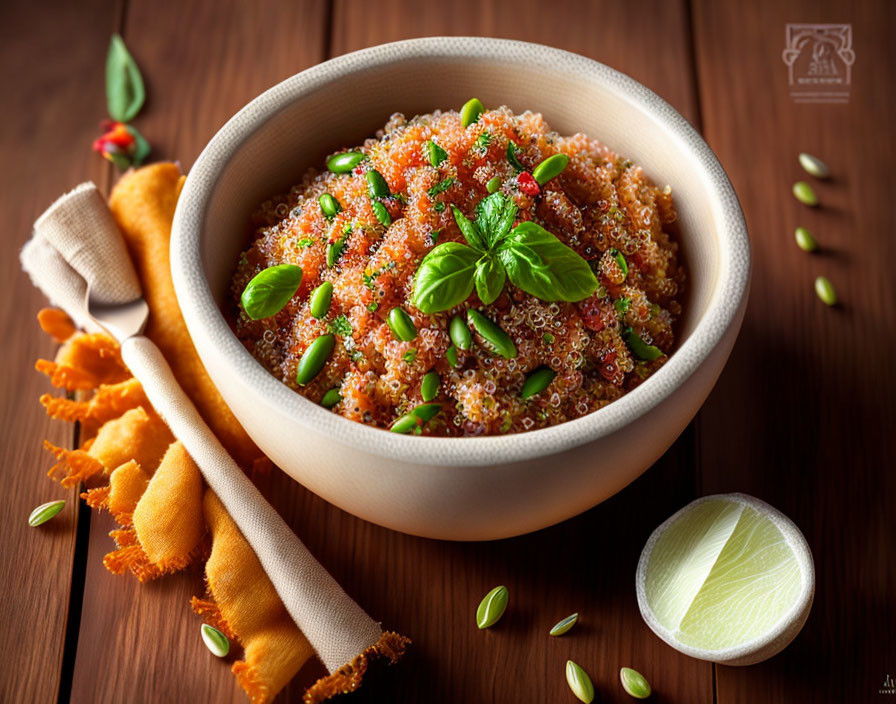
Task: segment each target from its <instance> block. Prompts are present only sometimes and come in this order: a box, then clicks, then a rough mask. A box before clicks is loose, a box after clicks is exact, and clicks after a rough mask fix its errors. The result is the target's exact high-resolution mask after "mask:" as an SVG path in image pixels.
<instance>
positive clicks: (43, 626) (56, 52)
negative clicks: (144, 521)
mask: <svg viewBox="0 0 896 704" xmlns="http://www.w3.org/2000/svg"><path fill="white" fill-rule="evenodd" d="M110 6H111V3H109V2H105V1H103V0H89V1H88V2H83V3H80V4H79V5H78V6H77V8H76V7H74V6H73V5H71V4H68V3H64V2H44V3H40V4H39V5H35V4H34V3H30V2H27V1H24V0H14V1H10V2H4V3H3V4H2V5H0V65H2V66H3V71H2V72H0V94H2V95H3V119H2V120H0V163H2V164H3V169H2V171H0V212H2V213H3V217H4V227H3V233H4V234H3V237H4V241H5V242H6V246H5V252H6V253H5V255H4V256H3V257H2V259H0V267H2V270H0V271H2V273H0V275H2V280H3V282H4V289H3V296H2V297H0V325H2V327H0V330H2V334H3V338H4V339H5V340H6V345H5V350H4V354H3V364H4V374H3V376H2V379H0V404H2V406H0V408H2V410H0V414H2V416H0V417H2V418H3V423H4V436H5V439H4V442H3V444H2V448H0V473H2V479H3V487H4V489H3V492H2V493H0V515H2V516H3V518H4V521H3V539H2V542H0V564H2V565H3V567H2V569H0V593H2V594H3V599H2V600H0V624H2V626H0V650H2V652H3V665H2V666H0V701H4V702H12V701H22V702H25V701H27V702H55V701H56V700H57V697H58V690H59V686H60V673H61V671H62V658H63V646H64V643H65V635H66V624H67V616H68V607H69V593H70V588H71V581H72V569H73V560H74V554H75V539H76V531H77V519H78V499H77V492H76V491H75V490H66V489H63V488H62V487H60V486H59V485H58V484H56V483H54V482H52V481H51V480H49V479H48V478H47V477H46V476H45V474H46V471H47V469H48V468H49V467H50V465H51V464H52V462H51V461H50V460H51V458H50V456H49V455H48V454H47V453H46V452H45V451H44V450H43V448H42V446H41V441H42V440H43V439H44V438H47V439H49V440H50V441H51V442H53V443H55V444H57V445H61V446H63V447H71V446H72V441H73V437H74V435H73V430H72V428H71V427H70V426H68V425H67V424H64V423H57V422H52V421H50V420H49V419H48V418H47V417H46V414H45V413H44V410H43V408H42V407H41V405H40V404H39V403H38V397H39V396H40V395H41V394H43V393H46V392H49V391H54V392H55V390H53V389H52V387H51V386H50V384H49V382H48V381H47V380H46V379H45V378H44V377H43V376H42V375H41V374H39V373H37V372H36V371H34V362H35V360H36V359H37V358H38V357H45V358H50V359H52V357H53V354H54V347H55V346H54V344H53V343H52V341H51V340H50V339H49V338H48V337H47V336H45V335H43V333H41V332H40V329H39V328H38V326H37V321H36V320H35V314H36V313H37V311H38V310H39V309H40V308H41V307H43V306H44V305H45V302H44V300H43V298H42V296H41V294H40V293H38V292H37V290H35V289H34V288H33V287H32V285H31V283H30V281H28V278H27V277H26V276H25V275H24V274H23V273H22V272H21V271H20V268H19V260H18V250H19V248H20V247H21V245H22V244H24V242H25V240H26V239H27V237H28V236H29V235H30V231H31V224H32V223H33V222H34V219H35V218H36V217H37V216H38V215H39V214H40V213H41V211H43V209H44V208H46V207H47V206H49V205H50V204H51V203H52V202H53V201H54V200H55V199H56V197H57V196H59V195H60V194H61V193H62V192H63V191H65V190H67V189H69V188H71V187H72V186H74V185H76V184H77V183H79V182H80V181H83V180H85V179H87V178H90V177H93V178H95V179H97V178H100V179H101V178H102V176H103V174H104V172H105V169H104V168H103V167H102V161H101V160H96V159H94V156H93V155H92V154H91V152H90V143H91V140H92V139H93V137H94V136H95V134H96V132H97V129H98V128H97V123H98V121H99V120H100V119H101V118H102V117H103V112H104V105H105V98H104V93H103V73H102V65H103V60H104V56H105V49H106V43H107V42H108V39H109V33H110V31H111V29H112V22H113V17H112V14H110ZM35 27H41V28H42V31H41V32H39V33H37V32H34V31H33V30H34V28H35ZM70 36H77V37H78V38H79V41H77V42H70V41H68V40H67V39H68V37H70ZM47 57H53V58H52V60H49V61H48V60H46V59H47ZM56 393H58V392H56ZM56 499H66V500H67V502H68V503H67V505H66V507H65V509H64V510H63V512H62V513H61V514H59V516H58V517H57V518H55V519H54V520H53V521H52V522H50V523H48V524H45V525H44V526H42V527H40V528H29V527H28V523H27V519H28V514H29V513H30V512H31V509H32V508H33V507H35V506H37V505H39V504H42V503H45V502H47V501H52V500H56Z"/></svg>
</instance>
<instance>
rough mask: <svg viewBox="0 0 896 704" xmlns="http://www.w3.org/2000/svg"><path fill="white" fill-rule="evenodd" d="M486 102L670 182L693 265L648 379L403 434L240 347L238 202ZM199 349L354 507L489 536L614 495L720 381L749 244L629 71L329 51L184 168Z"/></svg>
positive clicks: (524, 58) (187, 281) (331, 490)
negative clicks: (372, 422)
mask: <svg viewBox="0 0 896 704" xmlns="http://www.w3.org/2000/svg"><path fill="white" fill-rule="evenodd" d="M472 96H476V97H478V98H480V99H481V100H482V101H483V102H484V103H485V105H486V106H499V105H507V106H509V107H510V108H511V109H513V110H514V111H517V112H521V111H524V110H527V109H531V110H535V111H540V112H542V113H543V114H544V115H545V118H546V119H547V120H548V122H549V123H550V124H551V126H552V127H553V128H554V129H556V130H557V131H558V132H560V133H561V134H571V133H574V132H577V131H580V132H584V133H585V134H587V135H589V136H593V137H596V138H598V139H600V140H601V141H603V142H604V143H605V144H607V145H609V146H610V147H611V148H612V149H614V150H616V151H617V152H619V153H621V154H623V155H625V156H627V157H628V158H630V159H633V160H634V161H635V162H636V163H638V164H640V165H641V166H643V167H644V168H645V170H646V172H647V174H648V175H649V176H650V177H651V178H652V179H653V180H654V182H656V183H658V184H662V185H665V184H670V185H671V186H672V189H673V198H674V201H675V204H676V207H677V210H678V214H679V221H680V227H681V232H682V240H683V242H682V246H683V250H684V253H685V258H686V262H687V266H688V273H689V287H690V299H689V303H688V307H687V311H686V315H685V319H684V323H683V329H682V334H681V338H680V341H679V345H678V348H677V350H676V351H675V353H674V354H673V355H672V356H671V358H670V359H669V361H668V363H667V364H665V365H664V366H663V367H662V368H661V369H660V370H659V371H658V372H657V373H656V374H654V375H653V376H652V377H651V378H650V379H648V380H647V381H646V382H645V383H644V384H642V385H641V386H639V387H638V388H637V389H635V390H633V391H632V392H631V393H629V394H627V395H626V396H624V397H623V398H621V399H619V400H618V401H615V402H614V403H612V404H610V405H608V406H606V407H605V408H603V409H601V410H599V411H597V412H595V413H592V414H590V415H588V416H585V417H583V418H579V419H577V420H574V421H571V422H568V423H564V424H562V425H558V426H554V427H551V428H546V429H543V430H536V431H533V432H530V433H522V434H517V435H507V436H500V437H480V438H428V437H411V436H405V435H398V434H395V433H389V432H385V431H383V430H378V429H375V428H370V427H366V426H363V425H361V424H358V423H354V422H352V421H349V420H346V419H345V418H342V417H340V416H338V415H336V414H334V413H331V412H329V411H327V410H325V409H323V408H321V407H320V406H318V405H316V404H314V403H312V402H310V401H308V400H307V399H305V398H304V397H302V396H300V395H299V394H296V393H295V392H293V391H291V390H290V389H289V388H288V387H287V386H286V385H284V384H283V383H281V382H280V381H278V380H277V379H276V378H274V377H273V376H271V375H270V374H269V373H268V372H267V371H265V369H264V368H263V367H262V366H261V365H260V364H259V363H258V362H256V361H255V359H253V358H252V356H251V355H250V354H249V353H248V352H247V351H246V350H245V348H243V346H242V345H241V344H240V343H239V341H238V340H237V338H236V337H235V336H234V335H233V333H232V332H231V331H230V328H229V327H228V325H227V323H226V322H225V320H224V317H223V316H222V314H221V312H220V308H219V306H220V304H221V302H222V301H224V300H225V299H226V297H227V290H228V285H229V281H230V278H231V275H232V272H233V269H234V265H235V262H236V261H237V258H238V256H239V252H240V251H241V250H242V249H244V248H245V246H246V244H247V222H248V217H249V214H250V213H251V211H252V210H253V209H254V208H255V207H256V206H257V204H258V203H260V202H261V201H263V200H265V199H266V198H267V197H269V196H270V195H273V194H275V193H277V192H282V191H284V190H286V189H287V188H288V187H289V186H290V185H291V184H293V183H295V182H297V181H298V180H299V179H300V178H301V176H302V174H303V173H304V171H305V170H306V168H307V167H309V166H311V165H320V164H321V163H322V162H323V159H324V157H325V156H326V155H327V154H328V153H330V152H332V151H334V150H336V149H338V148H340V147H344V146H348V145H352V144H359V143H360V142H361V141H362V140H363V139H364V138H365V137H367V136H369V135H371V134H372V133H373V132H374V131H375V130H376V129H377V128H379V127H381V126H382V125H383V124H384V123H385V122H386V120H387V119H388V118H389V116H390V115H391V114H392V113H394V112H398V111H401V112H404V113H405V114H407V115H409V116H410V115H414V114H419V113H426V112H431V111H433V110H435V109H438V108H441V109H448V108H457V107H459V106H460V105H463V103H464V102H466V100H467V99H469V98H470V97H472ZM171 255H172V256H171V261H172V270H173V271H172V273H173V277H174V284H175V288H176V290H177V296H178V301H179V303H180V306H181V310H182V311H183V315H184V318H185V319H186V322H187V326H188V328H189V330H190V334H191V335H192V337H193V341H194V343H195V345H196V349H197V350H198V352H199V355H200V357H201V358H202V361H203V363H204V364H205V366H206V368H207V369H208V372H209V374H210V375H211V377H212V379H213V380H214V382H215V384H216V385H217V387H218V389H219V390H220V391H221V394H222V395H223V396H224V399H225V400H226V401H227V403H228V404H229V405H230V407H231V408H232V409H233V412H234V413H235V414H236V416H237V418H238V419H239V420H240V422H241V423H242V424H243V425H244V426H245V428H246V430H247V431H248V432H249V434H250V435H251V436H252V438H253V439H254V440H255V442H256V443H257V444H258V446H259V447H260V448H261V449H262V450H263V451H264V452H265V453H266V454H267V455H268V456H270V457H271V459H272V460H273V461H274V462H275V463H277V465H279V466H280V467H281V468H282V469H283V470H284V471H285V472H287V473H288V474H289V475H291V476H292V477H294V478H295V479H296V480H297V481H299V482H301V483H302V484H304V485H305V486H306V487H308V488H309V489H310V490H311V491H313V492H315V493H316V494H319V495H320V496H322V497H323V498H325V499H326V500H327V501H330V502H332V503H334V504H336V505H337V506H339V507H341V508H343V509H345V510H346V511H349V512H351V513H353V514H355V515H357V516H360V517H362V518H365V519H367V520H370V521H373V522H374V523H379V524H381V525H384V526H388V527H389V528H394V529H396V530H400V531H404V532H407V533H414V534H417V535H423V536H430V537H435V538H445V539H454V540H484V539H492V538H502V537H508V536H512V535H518V534H521V533H526V532H528V531H532V530H536V529H539V528H543V527H545V526H548V525H551V524H553V523H556V522H558V521H562V520H564V519H566V518H569V517H570V516H573V515H575V514H577V513H580V512H582V511H584V510H586V509H588V508H590V507H592V506H594V505H595V504H597V503H599V502H600V501H603V500H604V499H606V498H607V497H609V496H611V495H612V494H614V493H616V492H617V491H619V490H620V489H622V488H623V487H624V486H625V485H626V484H628V483H629V482H631V481H632V480H633V479H635V478H636V477H637V476H638V475H639V474H641V473H642V472H643V471H644V470H645V469H646V468H647V467H649V466H650V465H651V464H652V463H653V462H654V461H655V460H656V459H657V458H659V457H660V455H662V453H663V452H665V451H666V449H667V448H668V447H669V446H670V445H671V444H672V442H673V441H674V440H675V438H676V437H677V436H678V435H679V434H680V433H681V431H682V430H683V429H684V428H685V426H687V424H688V422H689V421H690V420H691V418H692V417H693V416H694V414H695V413H696V412H697V409H698V408H699V407H700V405H701V404H702V403H703V401H704V400H705V398H706V396H707V395H708V394H709V391H710V390H711V388H712V386H713V384H714V383H715V381H716V379H717V378H718V375H719V373H720V372H721V370H722V367H723V366H724V364H725V361H726V360H727V358H728V354H729V352H730V351H731V347H732V345H733V343H734V339H735V337H736V335H737V332H738V330H739V328H740V324H741V320H742V317H743V312H744V308H745V306H746V301H747V290H748V283H749V269H750V254H749V240H748V237H747V231H746V226H745V224H744V220H743V215H742V213H741V210H740V207H739V205H738V202H737V198H736V196H735V194H734V191H733V190H732V188H731V184H730V183H729V182H728V179H727V177H726V176H725V173H724V171H723V170H722V168H721V166H720V165H719V163H718V161H717V160H716V158H715V156H714V155H713V153H712V151H710V149H709V147H707V145H706V144H705V143H704V141H703V140H702V139H701V138H700V136H699V135H698V134H697V132H696V131H695V130H694V129H693V128H692V127H691V125H690V124H688V122H687V121H686V120H685V119H684V118H682V117H681V116H680V115H679V114H678V113H677V112H676V111H675V110H674V109H673V108H672V107H670V106H669V105H668V104H667V103H665V102H664V101H663V100H661V99H660V98H659V97H657V96H656V95H655V94H654V93H652V92H651V91H649V90H648V89H646V88H645V87H644V86H642V85H640V84H639V83H637V82H635V81H633V80H632V79H631V78H628V77H627V76H624V75H623V74H621V73H619V72H617V71H614V70H613V69H611V68H608V67H606V66H604V65H602V64H599V63H597V62H595V61H591V60H589V59H586V58H583V57H581V56H578V55H576V54H570V53H567V52H564V51H559V50H557V49H551V48H548V47H544V46H539V45H536V44H527V43H523V42H515V41H506V40H499V39H484V38H473V37H460V38H459V37H434V38H429V39H414V40H410V41H404V42H398V43H395V44H387V45H383V46H378V47H374V48H371V49H365V50H363V51H359V52H355V53H353V54H348V55H346V56H341V57H339V58H336V59H333V60H331V61H327V62H326V63H323V64H320V65H318V66H315V67H314V68H311V69H308V70H307V71H304V72H302V73H300V74H297V75H295V76H293V77H292V78H289V79H287V80H286V81H284V82H283V83H280V84H279V85H277V86H275V87H274V88H272V89H270V90H269V91H267V92H266V93H264V94H262V95H261V96H259V97H258V98H256V99H255V100H253V101H252V102H251V103H249V104H248V105H247V106H246V107H245V108H243V109H242V110H241V111H240V112H238V113H237V114H236V115H235V116H234V117H233V118H232V119H231V120H230V121H229V122H228V123H227V124H226V125H224V127H223V128H222V129H221V130H220V131H219V132H218V134H217V135H215V137H214V138H213V139H212V140H211V142H210V143H209V145H208V146H207V147H206V148H205V150H204V151H203V152H202V154H201V155H200V157H199V159H198V160H197V161H196V164H195V165H194V166H193V169H192V170H191V171H190V174H189V176H188V178H187V181H186V184H185V186H184V190H183V193H182V195H181V198H180V203H179V204H178V207H177V214H176V215H175V218H174V231H173V235H172V242H171Z"/></svg>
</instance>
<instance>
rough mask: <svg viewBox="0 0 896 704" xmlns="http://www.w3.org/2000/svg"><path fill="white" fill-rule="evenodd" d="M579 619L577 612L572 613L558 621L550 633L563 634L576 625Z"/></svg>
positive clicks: (553, 634) (554, 634)
mask: <svg viewBox="0 0 896 704" xmlns="http://www.w3.org/2000/svg"><path fill="white" fill-rule="evenodd" d="M578 620H579V615H578V614H577V613H575V614H570V615H569V616H567V617H566V618H565V619H563V620H562V621H558V622H557V623H556V624H555V625H554V627H553V628H552V629H551V630H550V631H548V635H552V636H562V635H563V634H564V633H567V632H568V631H569V630H570V629H571V628H572V627H573V626H575V625H576V621H578Z"/></svg>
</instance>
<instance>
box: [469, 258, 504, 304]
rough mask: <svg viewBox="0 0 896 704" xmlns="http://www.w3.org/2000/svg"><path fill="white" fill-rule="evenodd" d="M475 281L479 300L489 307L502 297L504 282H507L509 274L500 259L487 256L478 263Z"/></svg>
mask: <svg viewBox="0 0 896 704" xmlns="http://www.w3.org/2000/svg"><path fill="white" fill-rule="evenodd" d="M473 281H474V283H475V284H476V293H477V294H478V295H479V300H480V301H482V302H483V303H484V304H485V305H489V304H490V303H494V302H495V299H496V298H497V297H498V296H499V295H501V291H502V290H503V288H504V282H505V281H507V273H506V272H505V271H504V265H503V264H501V262H500V261H498V259H496V258H495V257H490V256H485V257H482V258H481V259H480V260H479V261H478V262H476V274H475V275H474V277H473Z"/></svg>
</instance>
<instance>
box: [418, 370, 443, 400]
mask: <svg viewBox="0 0 896 704" xmlns="http://www.w3.org/2000/svg"><path fill="white" fill-rule="evenodd" d="M441 383H442V380H441V379H439V374H438V372H435V371H432V372H429V373H427V375H426V376H424V377H423V381H422V382H421V383H420V397H421V398H422V399H423V400H424V401H432V400H433V399H434V398H435V397H436V396H438V395H439V386H440V385H441Z"/></svg>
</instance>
